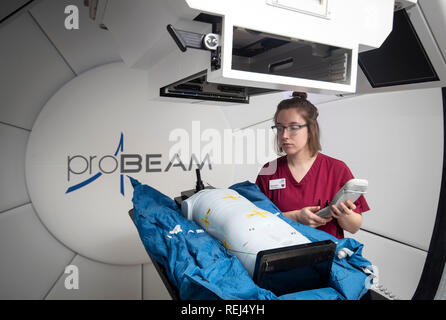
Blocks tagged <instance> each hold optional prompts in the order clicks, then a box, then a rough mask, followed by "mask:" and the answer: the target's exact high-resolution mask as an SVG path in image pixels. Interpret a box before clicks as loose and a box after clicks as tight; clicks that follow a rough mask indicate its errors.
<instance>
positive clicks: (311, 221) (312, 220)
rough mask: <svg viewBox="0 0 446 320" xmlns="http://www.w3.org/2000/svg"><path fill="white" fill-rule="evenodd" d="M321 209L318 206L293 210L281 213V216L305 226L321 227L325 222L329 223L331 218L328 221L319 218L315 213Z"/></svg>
mask: <svg viewBox="0 0 446 320" xmlns="http://www.w3.org/2000/svg"><path fill="white" fill-rule="evenodd" d="M320 209H321V207H320V206H316V207H305V208H302V209H300V210H293V211H288V212H283V215H284V216H285V217H287V218H290V219H292V220H294V221H296V222H299V223H302V224H305V225H307V226H310V227H313V228H317V227H320V226H323V225H324V224H326V223H327V222H330V221H331V219H332V218H331V217H330V218H329V219H324V218H321V217H319V216H318V215H317V214H316V212H318V211H319V210H320Z"/></svg>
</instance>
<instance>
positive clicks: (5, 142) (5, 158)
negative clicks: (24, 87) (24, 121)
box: [0, 123, 30, 212]
mask: <svg viewBox="0 0 446 320" xmlns="http://www.w3.org/2000/svg"><path fill="white" fill-rule="evenodd" d="M28 136H29V132H28V131H26V130H22V129H18V128H15V127H11V126H7V125H4V124H1V123H0V150H1V151H0V163H1V166H0V212H2V211H5V210H7V209H10V208H14V207H17V206H20V205H23V204H25V203H28V202H29V201H30V200H29V196H28V192H27V190H26V184H25V152H26V141H27V139H28Z"/></svg>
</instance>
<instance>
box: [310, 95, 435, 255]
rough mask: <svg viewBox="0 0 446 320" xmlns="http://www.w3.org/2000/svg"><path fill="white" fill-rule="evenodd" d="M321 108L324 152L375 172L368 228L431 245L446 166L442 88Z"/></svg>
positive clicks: (357, 169) (363, 172)
mask: <svg viewBox="0 0 446 320" xmlns="http://www.w3.org/2000/svg"><path fill="white" fill-rule="evenodd" d="M319 113H320V117H319V118H320V121H319V124H320V127H321V135H322V148H323V152H324V153H326V154H328V155H330V156H333V157H335V158H338V159H340V160H343V161H344V162H345V163H346V164H347V165H348V166H349V167H350V169H351V170H352V172H353V175H355V177H357V178H363V179H368V180H369V190H368V194H367V196H366V198H367V201H368V203H369V206H370V208H371V211H369V212H367V213H365V214H364V223H363V227H364V229H366V230H370V231H372V232H375V233H378V234H382V235H385V236H387V237H389V238H391V239H395V240H399V241H402V242H404V243H408V244H410V245H412V246H415V247H418V248H420V249H423V250H426V251H427V250H428V248H429V243H430V238H431V234H432V230H433V225H434V221H435V217H436V214H437V206H438V199H439V192H440V184H441V176H442V167H443V111H442V98H441V90H440V89H439V88H434V89H420V90H410V91H401V92H392V93H378V94H371V95H363V96H359V97H353V98H349V99H343V100H341V101H335V102H329V103H326V104H322V105H320V106H319Z"/></svg>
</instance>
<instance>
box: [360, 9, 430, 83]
mask: <svg viewBox="0 0 446 320" xmlns="http://www.w3.org/2000/svg"><path fill="white" fill-rule="evenodd" d="M358 62H359V65H360V67H361V69H362V71H363V72H364V74H365V76H366V77H367V79H368V80H369V82H370V85H371V86H372V87H373V88H379V87H388V86H396V85H402V84H410V83H419V82H429V81H436V80H439V79H438V76H437V73H436V72H435V70H434V67H433V66H432V64H431V62H430V60H429V57H428V55H427V54H426V51H425V50H424V48H423V45H422V44H421V41H420V39H419V38H418V36H417V34H416V32H415V29H414V27H413V25H412V23H411V22H410V19H409V16H408V15H407V12H406V10H404V9H403V10H399V11H396V12H395V14H394V17H393V30H392V32H391V33H390V35H389V36H388V37H387V39H386V40H385V41H384V43H383V44H382V45H381V47H380V48H378V49H374V50H370V51H366V52H362V53H360V54H359V57H358Z"/></svg>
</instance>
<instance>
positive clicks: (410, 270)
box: [345, 230, 427, 300]
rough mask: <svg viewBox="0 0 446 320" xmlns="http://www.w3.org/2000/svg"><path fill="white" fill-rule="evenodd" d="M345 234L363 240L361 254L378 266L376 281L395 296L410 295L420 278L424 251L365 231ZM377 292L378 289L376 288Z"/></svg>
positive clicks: (405, 298) (399, 297)
mask: <svg viewBox="0 0 446 320" xmlns="http://www.w3.org/2000/svg"><path fill="white" fill-rule="evenodd" d="M345 236H346V237H350V238H354V239H356V240H358V241H359V242H361V243H362V244H364V248H363V251H362V253H363V256H364V257H365V258H366V259H368V260H369V261H370V262H371V263H372V264H373V265H374V266H377V267H378V276H379V284H380V285H382V286H383V287H384V288H386V289H388V290H389V291H390V292H391V293H393V294H395V295H396V297H397V298H398V299H404V300H407V299H411V298H412V296H413V294H414V293H415V290H416V288H417V286H418V282H419V281H420V277H421V273H422V272H423V267H424V261H425V260H426V256H427V252H425V251H422V250H418V249H414V248H412V247H409V246H406V245H404V244H401V243H398V242H395V241H392V240H388V239H386V238H383V237H380V236H377V235H374V234H372V233H369V232H366V231H362V230H360V231H358V232H357V233H356V234H354V235H352V234H349V233H346V235H345ZM378 292H379V291H378Z"/></svg>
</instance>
